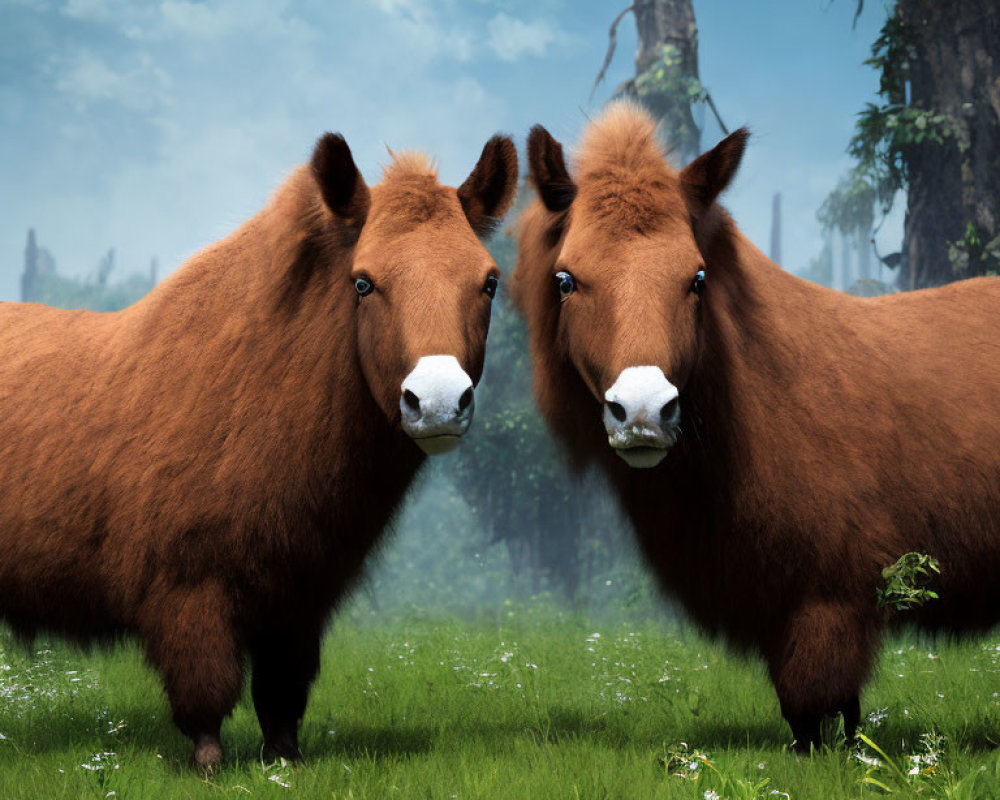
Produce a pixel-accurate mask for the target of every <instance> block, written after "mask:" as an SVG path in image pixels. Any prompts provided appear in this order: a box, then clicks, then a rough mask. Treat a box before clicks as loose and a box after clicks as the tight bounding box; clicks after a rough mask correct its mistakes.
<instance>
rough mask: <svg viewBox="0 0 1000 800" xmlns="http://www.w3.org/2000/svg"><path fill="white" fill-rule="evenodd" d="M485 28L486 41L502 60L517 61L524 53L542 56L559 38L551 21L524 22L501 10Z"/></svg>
mask: <svg viewBox="0 0 1000 800" xmlns="http://www.w3.org/2000/svg"><path fill="white" fill-rule="evenodd" d="M487 30H488V34H489V35H488V38H487V43H488V44H489V46H490V47H491V48H493V52H494V53H496V54H497V55H498V56H499V57H500V59H501V60H503V61H517V59H519V58H520V57H521V56H523V55H525V54H528V55H533V56H544V55H545V54H546V51H547V49H548V47H549V45H551V44H553V43H555V42H556V41H557V39H558V38H559V36H558V35H557V32H556V31H555V30H554V29H553V27H552V25H551V23H549V22H547V21H545V20H543V19H536V20H534V21H533V22H525V21H523V20H520V19H518V18H517V17H510V16H508V15H507V14H504V13H503V12H501V13H499V14H497V15H496V16H495V17H493V19H491V20H490V22H489V25H488V26H487Z"/></svg>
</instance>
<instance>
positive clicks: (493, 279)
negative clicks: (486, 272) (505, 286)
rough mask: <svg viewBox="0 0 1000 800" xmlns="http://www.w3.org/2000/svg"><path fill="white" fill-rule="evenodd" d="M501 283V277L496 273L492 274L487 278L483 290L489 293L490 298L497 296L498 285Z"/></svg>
mask: <svg viewBox="0 0 1000 800" xmlns="http://www.w3.org/2000/svg"><path fill="white" fill-rule="evenodd" d="M499 285H500V279H499V278H498V277H497V276H496V275H490V276H489V277H488V278H487V279H486V283H485V284H483V291H484V292H486V294H487V295H489V298H490V300H492V299H493V298H494V297H496V296H497V286H499Z"/></svg>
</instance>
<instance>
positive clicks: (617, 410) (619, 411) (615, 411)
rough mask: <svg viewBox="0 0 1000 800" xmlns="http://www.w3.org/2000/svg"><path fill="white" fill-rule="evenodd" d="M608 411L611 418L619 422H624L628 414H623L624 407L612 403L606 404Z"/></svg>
mask: <svg viewBox="0 0 1000 800" xmlns="http://www.w3.org/2000/svg"><path fill="white" fill-rule="evenodd" d="M608 411H610V412H611V416H612V417H614V418H615V419H616V420H618V421H619V422H624V421H625V420H626V419H628V414H626V413H625V406H623V405H622V404H621V403H615V402H613V401H609V402H608Z"/></svg>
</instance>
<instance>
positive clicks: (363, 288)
mask: <svg viewBox="0 0 1000 800" xmlns="http://www.w3.org/2000/svg"><path fill="white" fill-rule="evenodd" d="M354 291H356V292H357V293H358V297H364V296H365V295H369V294H371V293H372V292H374V291H375V284H374V283H372V282H371V281H370V280H369V279H368V278H355V279H354Z"/></svg>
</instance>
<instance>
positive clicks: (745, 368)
mask: <svg viewBox="0 0 1000 800" xmlns="http://www.w3.org/2000/svg"><path fill="white" fill-rule="evenodd" d="M706 255H707V258H706V265H707V273H708V281H709V288H708V290H707V292H706V304H705V312H704V317H703V320H702V336H703V339H702V346H701V352H700V354H699V359H698V364H697V366H696V368H695V370H694V371H693V373H692V376H691V380H690V382H689V386H690V390H689V397H690V398H691V401H692V403H693V405H694V408H695V411H696V412H697V413H698V415H699V416H700V417H701V418H703V421H704V424H705V428H706V433H707V436H706V437H705V439H704V442H703V443H705V444H707V445H708V447H709V448H710V449H712V446H713V445H714V448H715V449H717V450H718V452H715V453H713V455H712V456H711V459H712V460H718V459H724V458H726V457H727V454H735V456H736V457H738V454H739V451H740V447H741V446H748V443H749V442H750V441H752V440H753V437H754V436H756V435H757V434H758V433H759V432H760V430H759V429H760V428H761V427H764V428H771V427H772V425H773V420H774V419H775V418H780V417H781V416H782V415H783V414H785V413H787V412H788V410H789V409H790V408H792V407H794V406H795V405H796V404H800V403H802V402H803V401H804V400H807V399H808V398H801V397H798V396H797V395H796V391H797V390H796V387H795V383H796V381H795V378H796V376H797V375H800V374H801V373H802V371H803V370H820V369H823V366H822V365H823V364H830V363H831V362H832V361H833V360H834V359H835V358H836V357H837V353H838V348H839V344H838V343H840V342H843V341H844V336H843V333H844V329H843V325H842V322H841V320H842V318H843V316H844V311H845V306H846V303H845V301H846V300H847V298H845V297H844V296H843V295H841V294H839V293H837V292H834V291H832V290H830V289H826V288H824V287H821V286H817V285H815V284H812V283H809V282H808V281H804V280H802V279H800V278H797V277H796V276H794V275H791V274H790V273H788V272H786V271H784V270H783V269H782V268H781V267H779V266H778V265H777V264H775V263H774V262H773V261H771V260H770V259H769V258H767V257H766V256H765V255H764V254H763V253H761V252H760V251H759V250H758V249H757V248H756V247H755V246H754V245H753V244H752V243H751V242H750V241H749V240H748V239H747V238H746V237H745V236H744V235H743V234H742V233H741V232H740V231H739V230H738V229H737V228H736V226H735V225H734V224H733V223H732V222H731V221H730V220H728V219H727V220H726V221H725V222H724V223H723V228H722V230H721V231H720V233H719V234H718V235H717V237H716V239H715V241H714V243H713V245H712V246H711V247H710V249H709V251H708V253H707V254H706Z"/></svg>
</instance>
